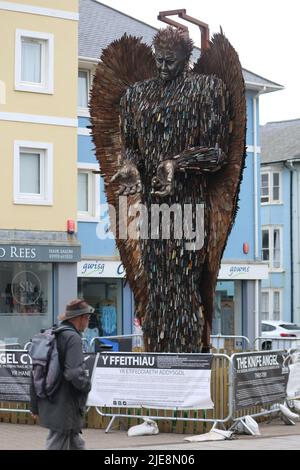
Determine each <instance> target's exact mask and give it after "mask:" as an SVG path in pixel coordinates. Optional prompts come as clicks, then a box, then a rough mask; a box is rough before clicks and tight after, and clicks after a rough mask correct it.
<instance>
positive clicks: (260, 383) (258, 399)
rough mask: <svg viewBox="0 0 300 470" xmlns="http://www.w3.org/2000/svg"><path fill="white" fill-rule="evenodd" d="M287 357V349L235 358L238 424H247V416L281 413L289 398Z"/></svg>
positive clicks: (234, 381) (234, 393)
mask: <svg viewBox="0 0 300 470" xmlns="http://www.w3.org/2000/svg"><path fill="white" fill-rule="evenodd" d="M286 357H287V352H286V351H283V350H279V351H271V352H270V351H269V352H267V351H256V352H248V353H240V354H233V355H232V356H231V361H232V375H233V398H232V408H233V414H232V418H233V421H234V422H238V421H243V419H244V418H245V416H251V417H259V416H266V415H269V414H272V413H274V412H277V411H279V404H283V403H284V401H285V399H286V390H287V383H288V378H289V368H288V366H287V363H286ZM233 427H234V426H233Z"/></svg>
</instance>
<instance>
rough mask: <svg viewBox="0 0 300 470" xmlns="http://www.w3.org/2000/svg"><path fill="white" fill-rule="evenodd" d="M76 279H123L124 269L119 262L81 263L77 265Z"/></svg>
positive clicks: (90, 261) (91, 261)
mask: <svg viewBox="0 0 300 470" xmlns="http://www.w3.org/2000/svg"><path fill="white" fill-rule="evenodd" d="M77 275H78V277H112V278H116V277H119V278H123V277H125V275H126V273H125V269H124V266H123V264H122V263H121V262H120V261H99V260H97V261H93V260H88V261H81V262H79V263H78V264H77Z"/></svg>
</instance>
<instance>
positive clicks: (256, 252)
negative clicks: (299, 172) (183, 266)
mask: <svg viewBox="0 0 300 470" xmlns="http://www.w3.org/2000/svg"><path fill="white" fill-rule="evenodd" d="M265 90H266V87H265V86H264V87H263V88H262V89H261V90H260V91H259V92H258V93H257V94H256V95H255V96H254V97H253V170H254V259H255V261H257V260H259V259H260V256H259V244H258V239H259V234H258V229H259V226H258V203H259V201H258V161H257V160H258V156H257V155H258V151H257V140H258V138H257V137H258V135H257V125H258V122H257V100H258V98H259V95H260V94H262V93H263V92H264V91H265ZM259 298H260V295H259V280H258V279H255V311H254V328H255V329H254V334H255V337H258V336H259V335H260V324H259Z"/></svg>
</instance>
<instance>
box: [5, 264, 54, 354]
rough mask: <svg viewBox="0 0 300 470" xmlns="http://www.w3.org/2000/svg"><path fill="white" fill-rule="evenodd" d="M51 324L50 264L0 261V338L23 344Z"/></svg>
mask: <svg viewBox="0 0 300 470" xmlns="http://www.w3.org/2000/svg"><path fill="white" fill-rule="evenodd" d="M51 325H52V264H51V263H15V262H8V263H5V262H1V263H0V341H2V342H4V343H10V344H12V343H13V344H15V343H16V344H19V345H20V346H24V344H25V343H27V342H28V341H30V339H31V338H32V336H33V335H34V334H35V333H37V332H38V331H40V329H41V328H49V327H50V326H51Z"/></svg>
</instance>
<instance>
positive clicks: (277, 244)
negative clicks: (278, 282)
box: [262, 225, 282, 270]
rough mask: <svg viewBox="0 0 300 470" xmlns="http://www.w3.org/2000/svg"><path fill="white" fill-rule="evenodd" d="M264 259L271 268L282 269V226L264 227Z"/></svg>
mask: <svg viewBox="0 0 300 470" xmlns="http://www.w3.org/2000/svg"><path fill="white" fill-rule="evenodd" d="M262 260H263V261H268V263H269V267H270V270H276V269H282V227H276V226H266V225H264V226H263V227H262Z"/></svg>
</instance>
